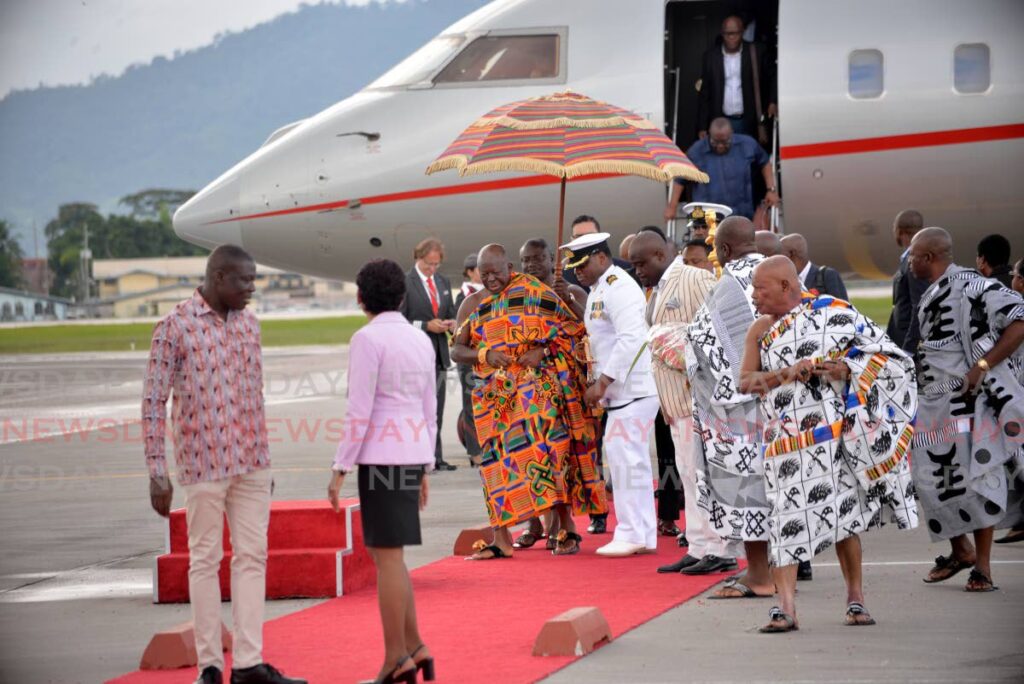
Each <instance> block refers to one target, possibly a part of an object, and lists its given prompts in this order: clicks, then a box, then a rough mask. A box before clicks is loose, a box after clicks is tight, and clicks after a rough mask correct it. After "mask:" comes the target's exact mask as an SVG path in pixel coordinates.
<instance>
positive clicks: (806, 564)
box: [796, 561, 814, 582]
mask: <svg viewBox="0 0 1024 684" xmlns="http://www.w3.org/2000/svg"><path fill="white" fill-rule="evenodd" d="M796 579H797V581H798V582H809V581H811V580H812V579H814V572H813V571H812V570H811V561H800V566H799V567H798V568H797V570H796Z"/></svg>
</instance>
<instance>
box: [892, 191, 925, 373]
mask: <svg viewBox="0 0 1024 684" xmlns="http://www.w3.org/2000/svg"><path fill="white" fill-rule="evenodd" d="M923 227H924V218H923V217H922V216H921V212H919V211H915V210H914V209H905V210H903V211H901V212H900V213H899V214H897V215H896V219H895V220H894V221H893V222H892V235H893V238H894V239H895V240H896V244H897V245H899V247H900V249H902V250H903V254H902V255H901V256H900V268H899V271H897V272H896V275H895V276H893V279H892V313H891V314H890V315H889V325H888V326H886V328H885V334H886V335H888V336H889V338H890V339H891V340H892V341H893V342H895V343H896V344H898V345H899V346H900V348H901V349H902V350H903V351H905V352H907V353H908V354H913V353H914V352H915V351H917V343H918V341H919V340H920V339H921V329H920V326H919V325H918V322H917V304H918V302H920V301H921V295H923V294H924V291H925V290H927V289H928V282H927V281H925V280H921V279H920V278H917V277H915V276H914V274H913V273H911V272H910V265H909V262H908V259H907V257H908V255H909V254H910V241H911V240H913V239H914V236H915V235H916V234H917V231H919V230H921V229H922V228H923Z"/></svg>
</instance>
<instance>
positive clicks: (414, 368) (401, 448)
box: [327, 259, 437, 684]
mask: <svg viewBox="0 0 1024 684" xmlns="http://www.w3.org/2000/svg"><path fill="white" fill-rule="evenodd" d="M356 286H357V287H358V294H357V297H358V300H359V305H360V306H361V307H362V309H363V311H364V312H366V316H367V318H368V319H369V322H368V323H367V324H366V325H365V326H363V328H361V329H360V330H359V331H358V332H356V334H355V335H353V336H352V342H351V343H350V344H349V359H348V408H347V412H346V416H345V423H344V436H343V437H342V439H341V442H340V443H339V444H338V450H337V453H336V454H335V457H334V467H333V471H334V472H333V474H332V476H331V482H330V485H329V486H328V488H327V498H328V500H329V501H330V502H331V505H332V506H333V507H334V510H335V511H337V510H339V506H338V497H339V496H340V493H341V486H342V483H343V482H344V480H345V476H346V475H347V474H348V473H350V472H351V471H352V469H353V468H356V467H358V473H357V478H358V484H359V503H360V510H361V512H362V520H363V539H364V541H365V543H366V546H367V548H368V549H369V551H370V555H371V556H373V562H374V564H375V565H376V566H377V593H378V596H379V599H380V614H381V622H382V624H383V628H384V651H385V654H384V665H383V666H382V667H381V669H380V672H379V673H378V674H377V678H376V679H375V680H373V681H374V682H384V683H387V682H408V683H410V684H413V683H414V682H415V681H416V676H417V673H418V672H419V671H420V670H422V671H423V678H424V680H427V681H431V680H433V679H434V659H433V657H431V655H430V651H429V650H428V649H427V647H426V646H425V645H424V644H423V640H422V639H421V638H420V635H419V628H418V626H417V622H416V606H415V602H414V600H413V593H412V583H411V582H410V580H409V570H408V569H407V568H406V566H405V559H404V557H403V547H404V546H406V545H409V544H416V545H418V544H421V543H422V542H421V538H420V516H419V512H420V510H422V509H423V507H424V506H426V504H427V475H426V471H427V470H430V469H432V468H433V464H434V440H435V438H436V436H437V413H436V409H437V387H436V384H435V383H436V377H435V375H436V374H435V370H434V365H435V362H434V348H433V346H432V345H431V343H430V340H429V339H428V338H427V336H426V334H425V333H423V331H421V330H417V329H416V328H414V327H413V326H412V325H410V324H409V321H407V320H406V319H405V317H404V316H402V314H400V313H398V307H399V306H400V305H401V303H402V298H403V297H404V296H405V273H404V272H403V271H402V269H401V267H400V266H399V265H398V264H396V263H395V262H394V261H390V260H387V259H377V260H374V261H371V262H369V263H368V264H366V265H365V266H363V268H362V269H361V270H360V271H359V275H358V276H356Z"/></svg>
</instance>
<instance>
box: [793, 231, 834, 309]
mask: <svg viewBox="0 0 1024 684" xmlns="http://www.w3.org/2000/svg"><path fill="white" fill-rule="evenodd" d="M780 242H781V244H782V253H783V254H784V255H786V256H787V257H789V260H790V261H792V262H793V265H794V266H796V271H797V273H799V274H800V282H802V283H803V284H804V287H806V288H807V289H808V290H814V291H816V292H817V293H818V294H827V295H832V296H833V297H835V298H836V299H842V300H844V301H850V297H849V295H847V294H846V285H844V284H843V278H842V276H840V275H839V271H837V270H836V269H834V268H829V267H828V266H818V265H817V264H814V263H811V260H810V258H809V257H808V253H807V252H808V250H807V240H806V239H805V238H804V236H803V235H801V234H800V233H790V234H789V235H787V236H786V237H784V238H782V240H781V241H780Z"/></svg>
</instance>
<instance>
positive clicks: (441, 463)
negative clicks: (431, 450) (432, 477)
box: [434, 461, 459, 470]
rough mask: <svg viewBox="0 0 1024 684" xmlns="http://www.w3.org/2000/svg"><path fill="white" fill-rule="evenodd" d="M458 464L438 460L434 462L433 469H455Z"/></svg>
mask: <svg viewBox="0 0 1024 684" xmlns="http://www.w3.org/2000/svg"><path fill="white" fill-rule="evenodd" d="M458 467H459V466H457V465H452V464H451V463H449V462H448V461H438V462H436V463H435V464H434V470H455V469H457V468H458Z"/></svg>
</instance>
